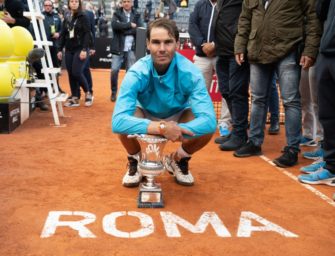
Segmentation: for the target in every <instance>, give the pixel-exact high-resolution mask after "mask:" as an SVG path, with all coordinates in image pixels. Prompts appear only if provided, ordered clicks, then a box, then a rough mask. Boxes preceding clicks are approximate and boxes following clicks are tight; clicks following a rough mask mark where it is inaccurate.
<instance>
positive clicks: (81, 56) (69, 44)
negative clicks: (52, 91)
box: [57, 0, 91, 107]
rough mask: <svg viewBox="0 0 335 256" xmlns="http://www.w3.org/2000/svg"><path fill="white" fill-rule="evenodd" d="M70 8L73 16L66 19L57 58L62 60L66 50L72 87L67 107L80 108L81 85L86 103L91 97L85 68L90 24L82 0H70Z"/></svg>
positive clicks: (66, 60)
mask: <svg viewBox="0 0 335 256" xmlns="http://www.w3.org/2000/svg"><path fill="white" fill-rule="evenodd" d="M68 7H69V10H70V12H71V14H70V16H69V17H68V18H65V19H64V22H63V26H62V31H61V37H60V44H59V49H58V54H57V56H58V59H59V60H61V59H62V57H63V53H62V50H63V48H65V64H66V69H67V72H68V75H69V82H70V87H71V96H70V97H69V99H68V101H67V102H66V103H65V106H67V107H78V106H80V103H79V97H80V95H79V93H80V90H79V85H81V86H82V87H83V89H84V92H85V95H86V96H85V102H86V99H88V98H89V97H90V96H91V93H90V92H89V88H88V82H87V79H86V77H85V76H84V68H85V65H86V62H87V61H88V55H89V44H90V37H91V36H90V24H89V21H88V18H87V16H86V15H85V14H84V12H83V11H82V4H81V1H80V0H69V1H68Z"/></svg>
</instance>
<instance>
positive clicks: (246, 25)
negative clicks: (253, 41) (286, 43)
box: [234, 0, 252, 54]
mask: <svg viewBox="0 0 335 256" xmlns="http://www.w3.org/2000/svg"><path fill="white" fill-rule="evenodd" d="M248 4H249V0H244V1H243V3H242V11H241V15H240V18H239V20H238V27H237V34H236V37H235V45H234V53H235V54H237V53H247V45H248V39H249V34H250V30H251V19H252V10H251V9H250V8H248Z"/></svg>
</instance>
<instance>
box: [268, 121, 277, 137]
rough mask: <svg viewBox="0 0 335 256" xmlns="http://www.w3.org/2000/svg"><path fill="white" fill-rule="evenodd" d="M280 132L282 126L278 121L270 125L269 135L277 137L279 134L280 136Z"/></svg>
mask: <svg viewBox="0 0 335 256" xmlns="http://www.w3.org/2000/svg"><path fill="white" fill-rule="evenodd" d="M279 130H280V125H279V122H278V121H276V122H271V123H270V127H269V130H268V133H269V134H270V135H277V134H279Z"/></svg>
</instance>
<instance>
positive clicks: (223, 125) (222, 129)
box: [219, 123, 230, 137]
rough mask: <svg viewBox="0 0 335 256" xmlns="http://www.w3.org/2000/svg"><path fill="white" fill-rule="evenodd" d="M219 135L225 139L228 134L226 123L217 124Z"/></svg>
mask: <svg viewBox="0 0 335 256" xmlns="http://www.w3.org/2000/svg"><path fill="white" fill-rule="evenodd" d="M219 133H220V136H221V137H227V136H228V135H229V134H230V130H229V126H228V125H227V124H226V123H221V124H219Z"/></svg>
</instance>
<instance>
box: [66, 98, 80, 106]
mask: <svg viewBox="0 0 335 256" xmlns="http://www.w3.org/2000/svg"><path fill="white" fill-rule="evenodd" d="M64 106H65V107H69V108H71V107H79V106H80V103H79V99H78V98H77V97H72V98H71V99H70V100H67V101H66V102H65V104H64Z"/></svg>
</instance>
